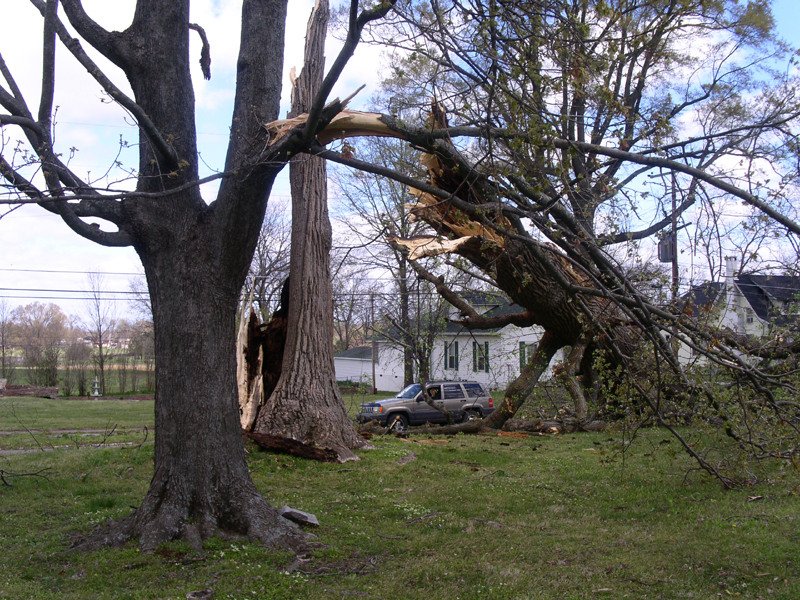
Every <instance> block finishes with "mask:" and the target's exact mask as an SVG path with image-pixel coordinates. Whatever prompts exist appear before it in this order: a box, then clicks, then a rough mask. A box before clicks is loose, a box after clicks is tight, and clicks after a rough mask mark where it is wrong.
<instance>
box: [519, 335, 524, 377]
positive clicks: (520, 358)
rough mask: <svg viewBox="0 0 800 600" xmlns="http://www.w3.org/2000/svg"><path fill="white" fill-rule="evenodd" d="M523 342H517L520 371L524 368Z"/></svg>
mask: <svg viewBox="0 0 800 600" xmlns="http://www.w3.org/2000/svg"><path fill="white" fill-rule="evenodd" d="M525 362H526V361H525V342H520V343H519V372H520V373H522V372H523V371H524V370H525Z"/></svg>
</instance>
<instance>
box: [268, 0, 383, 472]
mask: <svg viewBox="0 0 800 600" xmlns="http://www.w3.org/2000/svg"><path fill="white" fill-rule="evenodd" d="M327 19H328V3H327V0H324V1H318V2H317V6H316V7H315V9H314V12H313V13H312V16H311V20H310V21H309V30H308V33H307V37H306V58H305V65H304V67H303V71H302V73H301V75H300V77H299V78H298V80H297V82H296V84H295V88H294V93H293V95H292V96H293V97H292V111H293V113H294V114H299V113H302V112H305V111H307V110H308V109H309V107H310V105H311V102H312V100H313V97H314V94H315V92H316V90H317V89H318V88H319V85H320V83H321V82H322V70H323V66H324V63H325V60H324V56H323V45H324V40H325V31H326V28H327ZM289 169H290V170H289V176H290V182H291V187H292V253H291V262H290V271H289V280H290V291H289V317H288V319H289V325H288V331H287V333H288V335H287V339H286V347H285V349H284V357H283V368H282V371H281V377H280V379H279V380H278V384H277V386H276V388H275V390H274V391H273V393H272V395H271V396H270V397H269V398H268V399H267V401H266V403H265V405H264V406H263V407H262V409H261V411H260V412H259V415H258V418H257V419H256V424H255V427H254V431H255V432H257V433H264V434H272V435H279V436H283V437H290V438H293V439H296V440H298V441H301V442H304V443H306V444H311V445H315V446H319V447H325V448H332V449H334V450H336V452H337V453H338V455H339V458H340V460H343V461H344V460H352V459H355V458H357V457H356V455H355V453H354V452H353V450H354V449H356V448H363V447H366V446H368V444H367V442H365V441H364V439H363V438H361V437H360V436H359V435H358V434H357V433H356V431H355V428H354V427H353V423H352V422H351V420H350V419H349V418H348V416H347V411H346V409H345V406H344V402H343V401H342V397H341V394H340V393H339V387H338V385H337V384H336V372H335V368H334V362H333V335H332V334H333V289H332V287H331V277H330V249H331V236H332V234H331V224H330V219H329V218H328V194H327V175H326V169H325V161H324V160H323V159H320V158H316V157H309V156H300V157H297V158H295V159H293V160H292V162H291V164H290V166H289Z"/></svg>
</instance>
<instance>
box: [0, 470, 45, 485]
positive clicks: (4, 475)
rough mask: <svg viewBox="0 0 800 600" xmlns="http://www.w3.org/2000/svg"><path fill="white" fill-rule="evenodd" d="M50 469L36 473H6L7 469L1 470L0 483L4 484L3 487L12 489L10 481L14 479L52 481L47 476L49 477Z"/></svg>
mask: <svg viewBox="0 0 800 600" xmlns="http://www.w3.org/2000/svg"><path fill="white" fill-rule="evenodd" d="M49 470H50V469H49V468H44V469H40V470H39V471H36V472H34V473H12V472H11V471H6V470H5V469H0V481H2V482H3V485H6V486H8V487H11V483H10V481H9V480H10V479H11V478H12V477H41V478H42V479H47V481H50V480H49V479H48V478H47V476H48V475H49V473H48V471H49Z"/></svg>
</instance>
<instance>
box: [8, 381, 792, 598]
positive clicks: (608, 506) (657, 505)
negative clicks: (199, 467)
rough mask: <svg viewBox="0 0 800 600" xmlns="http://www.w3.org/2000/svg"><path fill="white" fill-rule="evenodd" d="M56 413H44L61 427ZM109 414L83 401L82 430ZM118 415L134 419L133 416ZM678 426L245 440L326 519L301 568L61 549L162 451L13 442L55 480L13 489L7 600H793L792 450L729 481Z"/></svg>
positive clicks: (264, 466) (22, 466) (214, 544)
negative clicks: (327, 440)
mask: <svg viewBox="0 0 800 600" xmlns="http://www.w3.org/2000/svg"><path fill="white" fill-rule="evenodd" d="M362 398H363V397H362ZM361 401H363V400H361ZM23 402H27V400H19V404H22V403H23ZM52 402H57V403H58V402H60V403H61V406H62V407H64V410H65V411H66V412H68V413H70V414H68V415H65V416H64V421H66V422H69V423H71V424H72V425H73V426H74V425H76V424H80V423H81V422H82V421H81V417H80V415H79V414H78V413H79V412H80V410H79V408H78V405H71V404H68V402H69V401H63V400H59V401H52ZM103 402H106V401H103ZM108 402H109V405H110V408H114V407H119V408H120V410H121V411H127V410H129V409H128V408H127V407H128V406H129V403H125V402H119V401H108ZM130 404H133V403H130ZM140 404H141V405H144V404H146V403H140ZM148 408H149V411H150V413H149V415H147V416H148V417H149V418H150V419H152V416H150V415H151V414H152V404H151V403H150V404H149V407H148ZM88 409H89V407H88V406H87V410H88ZM51 413H52V414H51ZM56 413H57V410H56V408H53V407H50V408H47V409H46V410H45V409H44V408H42V409H41V410H40V412H39V413H35V414H38V415H39V417H40V418H42V419H43V420H44V415H46V416H47V419H46V422H48V423H50V422H57V421H58V416H57V414H56ZM18 414H19V413H18ZM112 414H113V413H112ZM103 415H106V416H107V413H105V412H104V409H103V410H100V411H98V412H94V411H93V412H92V413H91V414H87V416H86V419H85V423H86V427H94V426H96V424H97V423H98V421H97V419H98V418H99V417H101V416H103ZM113 416H114V417H117V416H118V415H116V414H113ZM143 418H144V417H143ZM2 419H3V421H2V423H3V425H2V427H6V426H7V425H8V424H9V420H8V418H7V417H5V416H4V417H2ZM128 419H130V420H128ZM112 420H113V421H115V422H116V421H117V420H118V421H119V422H123V420H125V422H127V423H132V422H133V421H134V420H135V418H134V416H133V414H132V413H126V412H121V413H120V414H119V419H112ZM101 422H102V423H105V421H102V419H101ZM144 422H145V421H144V420H143V421H140V424H142V423H144ZM148 422H151V421H148ZM42 427H44V426H42ZM48 427H51V425H48ZM15 428H16V426H15ZM151 439H152V438H151ZM668 440H670V438H669V435H668V434H666V433H665V432H663V431H660V430H658V429H648V430H645V431H644V432H642V434H641V436H640V439H639V440H637V441H636V442H635V443H634V444H632V445H630V446H627V445H624V444H623V443H622V435H621V433H620V432H618V431H616V430H614V429H613V428H612V429H610V430H608V431H605V432H603V433H592V434H586V433H583V434H576V435H564V436H548V437H525V436H522V437H504V436H496V435H493V436H483V435H481V436H464V435H459V436H455V437H450V438H445V439H434V440H426V439H419V440H415V441H404V440H400V439H397V438H394V437H382V438H379V439H378V438H373V442H374V444H375V446H376V448H375V449H374V450H370V451H362V452H359V455H360V456H361V458H362V460H360V461H358V462H351V463H346V464H322V463H316V462H312V461H306V460H302V459H295V458H291V457H286V456H279V455H273V454H267V453H263V452H259V451H257V450H256V449H255V448H254V447H250V446H248V450H249V454H248V460H249V463H250V467H251V470H252V475H253V478H254V480H255V482H256V485H257V486H258V488H259V489H260V490H261V492H262V493H263V494H264V495H265V497H266V498H267V499H268V500H269V501H270V502H271V503H272V504H273V505H274V506H278V507H280V506H282V505H284V504H289V505H291V506H294V507H296V508H299V509H301V510H305V511H308V512H311V513H314V514H315V515H316V516H317V518H318V519H319V521H320V524H321V526H320V527H319V528H317V529H316V530H314V533H315V534H316V535H317V536H318V540H317V541H318V542H320V544H321V547H320V548H319V549H317V550H315V552H314V555H313V558H312V559H311V560H310V561H308V562H305V563H302V564H299V565H297V564H296V565H295V566H294V567H293V568H292V569H291V571H292V572H288V571H287V567H289V565H291V564H292V563H293V561H294V558H293V557H292V556H290V555H289V554H287V553H282V552H274V551H268V550H265V549H263V548H261V547H258V546H254V545H250V544H228V543H224V542H222V541H220V540H211V541H209V542H207V543H206V548H205V552H204V553H202V554H200V555H195V554H193V553H191V552H190V551H189V549H188V547H187V546H186V545H185V544H183V543H180V542H177V543H171V544H168V545H166V546H164V547H162V548H160V549H159V550H158V551H157V552H155V553H154V554H149V555H143V554H141V553H139V552H138V551H137V549H136V547H135V545H129V546H127V547H125V548H122V549H116V550H112V549H107V550H103V551H100V552H91V553H76V554H67V553H64V551H65V550H66V549H67V548H68V547H69V544H70V541H71V540H73V539H75V537H76V536H77V535H79V534H81V533H85V532H87V531H91V530H92V528H93V527H95V526H97V525H99V524H100V523H104V522H106V521H107V520H108V519H110V518H116V517H120V516H123V515H125V514H127V513H129V512H130V510H131V509H130V507H131V506H132V505H136V504H137V503H138V502H139V501H140V500H141V498H142V497H143V495H144V492H145V490H146V488H147V485H148V483H149V480H150V477H151V476H152V446H148V445H142V446H140V447H116V448H104V447H94V446H93V445H92V444H91V443H90V442H87V443H85V444H80V443H73V444H72V445H71V446H69V447H67V448H59V449H56V450H55V451H49V452H34V453H27V454H15V455H5V456H0V469H2V470H3V471H5V472H6V473H8V472H13V473H32V472H36V471H41V470H43V469H44V470H46V471H44V472H43V473H42V474H46V475H47V478H46V479H45V478H42V477H12V478H10V479H9V480H8V481H9V482H10V483H11V486H0V545H1V546H2V548H3V553H2V556H0V598H9V599H14V600H17V599H25V598H36V599H50V598H53V599H55V598H58V599H82V600H83V599H87V598H91V599H94V598H96V599H112V598H113V599H131V600H133V599H145V598H147V599H173V598H174V599H184V598H186V597H187V594H188V593H190V592H192V591H198V590H205V589H213V590H214V592H215V595H214V599H215V600H219V599H230V600H233V599H236V600H242V599H245V598H250V599H269V598H274V599H295V598H298V599H303V600H305V599H318V598H319V599H337V600H339V599H342V598H345V599H352V598H367V599H369V598H374V599H378V598H381V599H394V598H404V599H405V598H408V599H420V600H422V599H426V600H428V599H439V598H446V599H456V598H458V599H476V600H477V599H481V600H482V599H487V598H492V599H523V598H548V599H549V598H553V599H579V598H580V599H584V598H585V599H590V598H591V599H596V598H637V599H639V598H674V599H686V598H696V599H710V598H727V597H738V598H753V599H757V598H764V599H767V598H770V599H773V598H774V599H785V600H796V599H798V598H800V510H798V509H799V508H800V495H799V494H800V478H798V474H797V472H796V470H795V469H793V468H792V465H791V464H786V463H780V464H779V463H776V464H774V465H767V466H766V467H765V469H766V471H767V472H768V473H769V476H770V483H769V484H763V485H759V486H754V487H750V488H746V489H743V490H735V491H728V492H725V491H723V490H722V489H721V488H720V486H719V484H718V483H716V482H715V481H713V480H711V479H709V478H708V477H707V476H705V475H703V474H700V473H698V472H696V471H689V469H690V468H691V467H692V464H691V463H690V462H689V461H688V460H687V459H686V458H685V456H684V455H683V453H682V452H680V450H679V449H678V448H677V447H676V443H675V442H674V441H668ZM78 446H80V447H78ZM623 448H625V452H624V454H623V453H622V449H623Z"/></svg>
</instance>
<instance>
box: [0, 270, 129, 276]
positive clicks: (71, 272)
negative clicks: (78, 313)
mask: <svg viewBox="0 0 800 600" xmlns="http://www.w3.org/2000/svg"><path fill="white" fill-rule="evenodd" d="M0 271H7V272H10V273H64V274H68V275H94V274H97V275H134V276H137V275H142V273H124V272H117V271H55V270H48V269H0Z"/></svg>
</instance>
